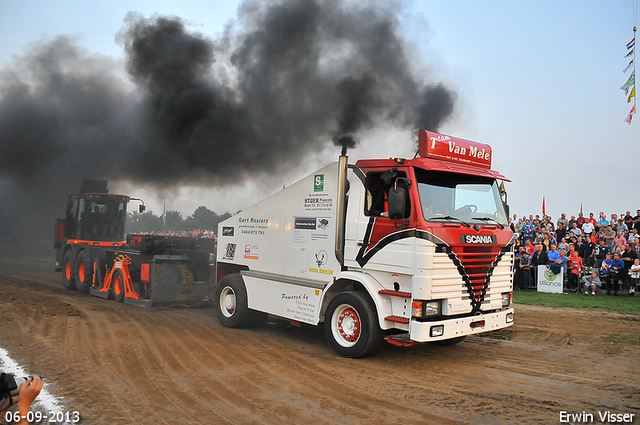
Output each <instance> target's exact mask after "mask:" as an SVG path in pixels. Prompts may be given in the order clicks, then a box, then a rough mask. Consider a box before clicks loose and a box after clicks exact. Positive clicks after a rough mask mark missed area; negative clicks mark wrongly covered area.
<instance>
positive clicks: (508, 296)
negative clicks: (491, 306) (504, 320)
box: [502, 292, 513, 307]
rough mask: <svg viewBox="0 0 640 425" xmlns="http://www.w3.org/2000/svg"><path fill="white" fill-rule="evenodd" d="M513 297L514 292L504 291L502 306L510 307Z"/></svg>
mask: <svg viewBox="0 0 640 425" xmlns="http://www.w3.org/2000/svg"><path fill="white" fill-rule="evenodd" d="M512 299H513V292H503V293H502V307H509V306H510V305H511V300H512Z"/></svg>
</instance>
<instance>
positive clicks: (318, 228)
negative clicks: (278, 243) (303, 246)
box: [293, 217, 331, 243]
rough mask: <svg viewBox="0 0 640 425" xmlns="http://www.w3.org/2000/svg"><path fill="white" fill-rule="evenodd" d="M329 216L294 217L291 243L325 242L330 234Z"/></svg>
mask: <svg viewBox="0 0 640 425" xmlns="http://www.w3.org/2000/svg"><path fill="white" fill-rule="evenodd" d="M330 220H331V219H330V218H329V217H294V218H293V243H325V242H328V241H329V240H330V239H329V235H330V233H331V232H330V227H331V221H330Z"/></svg>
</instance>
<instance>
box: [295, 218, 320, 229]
mask: <svg viewBox="0 0 640 425" xmlns="http://www.w3.org/2000/svg"><path fill="white" fill-rule="evenodd" d="M293 223H294V224H293V228H294V229H296V230H316V223H317V220H316V219H315V217H313V218H308V217H296V218H295V219H294V222H293Z"/></svg>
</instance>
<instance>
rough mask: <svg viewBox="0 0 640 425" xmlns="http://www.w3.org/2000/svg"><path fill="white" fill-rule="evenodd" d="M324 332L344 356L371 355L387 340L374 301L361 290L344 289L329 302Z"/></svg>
mask: <svg viewBox="0 0 640 425" xmlns="http://www.w3.org/2000/svg"><path fill="white" fill-rule="evenodd" d="M324 333H325V336H326V337H327V340H328V341H329V344H330V345H331V348H333V349H334V351H335V352H336V353H338V354H339V355H341V356H342V357H366V356H369V355H371V354H373V353H374V352H375V351H376V350H377V349H378V348H379V347H380V345H381V344H382V342H383V340H384V334H383V333H382V330H381V329H380V325H379V324H378V314H377V313H376V309H375V307H374V305H373V302H372V301H371V299H370V298H369V297H368V296H367V295H366V294H363V293H361V292H345V293H343V294H340V295H338V296H337V297H335V298H334V299H333V300H332V301H331V303H329V307H327V312H326V313H325V316H324Z"/></svg>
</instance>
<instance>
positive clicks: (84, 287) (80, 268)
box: [75, 249, 93, 294]
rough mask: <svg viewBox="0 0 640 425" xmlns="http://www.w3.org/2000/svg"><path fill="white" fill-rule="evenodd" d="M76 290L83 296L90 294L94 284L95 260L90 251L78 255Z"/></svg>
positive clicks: (83, 251) (84, 250)
mask: <svg viewBox="0 0 640 425" xmlns="http://www.w3.org/2000/svg"><path fill="white" fill-rule="evenodd" d="M75 269H76V274H75V278H76V279H75V280H76V288H77V289H78V292H82V293H83V294H88V293H89V288H90V287H91V284H92V283H93V258H91V255H90V254H89V251H87V250H86V249H83V250H82V251H80V252H79V253H78V257H76V267H75Z"/></svg>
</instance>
